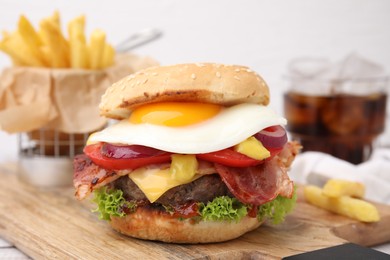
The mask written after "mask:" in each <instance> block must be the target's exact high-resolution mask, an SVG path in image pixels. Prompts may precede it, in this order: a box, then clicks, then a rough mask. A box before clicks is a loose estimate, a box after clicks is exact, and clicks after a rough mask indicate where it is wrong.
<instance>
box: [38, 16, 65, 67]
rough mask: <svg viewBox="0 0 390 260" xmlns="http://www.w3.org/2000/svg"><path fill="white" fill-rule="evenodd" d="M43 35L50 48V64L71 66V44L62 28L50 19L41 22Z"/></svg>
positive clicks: (53, 65) (52, 65)
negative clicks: (63, 33)
mask: <svg viewBox="0 0 390 260" xmlns="http://www.w3.org/2000/svg"><path fill="white" fill-rule="evenodd" d="M40 27H41V35H42V37H43V39H44V42H45V43H46V44H47V46H48V48H49V50H50V65H51V67H54V68H67V67H69V63H70V62H69V44H68V42H67V41H66V39H65V37H64V36H63V35H62V32H61V28H59V27H58V25H57V24H56V23H55V22H53V21H52V20H50V19H43V20H41V22H40Z"/></svg>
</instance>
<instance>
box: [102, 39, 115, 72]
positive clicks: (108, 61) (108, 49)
mask: <svg viewBox="0 0 390 260" xmlns="http://www.w3.org/2000/svg"><path fill="white" fill-rule="evenodd" d="M114 57H115V49H114V47H112V45H111V44H108V43H106V44H105V46H104V51H103V62H102V67H103V68H106V67H110V66H112V65H114Z"/></svg>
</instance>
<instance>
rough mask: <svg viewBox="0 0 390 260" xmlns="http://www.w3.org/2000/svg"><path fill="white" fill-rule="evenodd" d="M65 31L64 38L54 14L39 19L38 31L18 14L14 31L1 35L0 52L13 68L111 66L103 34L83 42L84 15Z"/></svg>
mask: <svg viewBox="0 0 390 260" xmlns="http://www.w3.org/2000/svg"><path fill="white" fill-rule="evenodd" d="M67 31H68V32H67V33H68V36H67V37H66V35H65V34H64V33H63V31H62V30H61V20H60V15H59V13H58V12H55V13H54V14H53V15H52V16H49V17H47V18H44V19H42V20H41V21H40V23H39V27H38V30H36V29H35V28H34V26H33V25H32V24H31V22H30V21H29V20H28V19H27V18H26V17H25V16H24V15H21V16H20V18H19V21H18V24H17V30H16V31H15V32H7V31H4V32H3V38H2V39H1V41H0V50H1V51H3V52H4V53H6V54H7V55H8V56H9V57H10V58H11V60H12V62H13V64H14V65H15V66H31V67H50V68H80V69H103V68H106V67H109V66H111V65H113V64H114V57H115V50H114V48H113V47H112V45H110V44H109V43H107V42H106V33H105V32H104V31H102V30H95V31H93V32H92V34H91V36H90V40H89V42H87V37H86V35H85V16H79V17H76V18H74V19H73V20H71V21H70V22H69V23H68V25H67Z"/></svg>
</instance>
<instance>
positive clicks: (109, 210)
mask: <svg viewBox="0 0 390 260" xmlns="http://www.w3.org/2000/svg"><path fill="white" fill-rule="evenodd" d="M94 195H95V197H94V198H93V199H92V201H93V202H95V203H96V204H97V208H96V209H94V210H93V212H99V219H104V220H111V218H110V217H111V216H115V217H124V216H125V215H126V213H125V211H124V209H125V208H127V209H129V210H130V211H135V208H136V207H137V206H136V204H135V203H134V202H131V201H126V199H125V198H124V197H123V192H122V191H121V190H115V189H107V187H102V188H100V189H97V190H95V191H94Z"/></svg>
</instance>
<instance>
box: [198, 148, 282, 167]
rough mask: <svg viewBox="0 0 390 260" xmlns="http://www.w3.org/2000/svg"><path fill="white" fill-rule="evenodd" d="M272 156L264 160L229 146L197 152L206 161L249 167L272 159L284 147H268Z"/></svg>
mask: <svg viewBox="0 0 390 260" xmlns="http://www.w3.org/2000/svg"><path fill="white" fill-rule="evenodd" d="M268 150H269V151H270V153H271V156H270V157H268V158H267V159H264V160H256V159H253V158H250V157H248V156H246V155H244V154H242V153H239V152H236V151H234V150H233V149H230V148H227V149H223V150H220V151H216V152H211V153H202V154H197V155H196V157H197V158H199V159H202V160H205V161H209V162H215V163H220V164H223V165H225V166H230V167H249V166H255V165H259V164H262V163H263V162H264V161H267V160H269V159H271V158H272V157H273V156H275V155H276V154H278V153H279V152H280V151H281V150H282V149H268Z"/></svg>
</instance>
